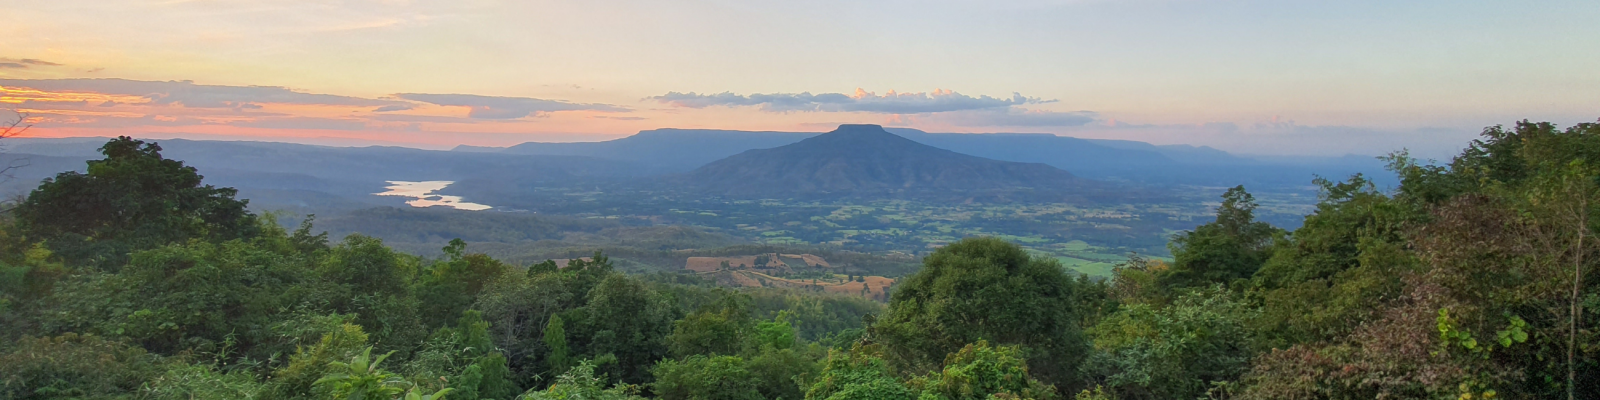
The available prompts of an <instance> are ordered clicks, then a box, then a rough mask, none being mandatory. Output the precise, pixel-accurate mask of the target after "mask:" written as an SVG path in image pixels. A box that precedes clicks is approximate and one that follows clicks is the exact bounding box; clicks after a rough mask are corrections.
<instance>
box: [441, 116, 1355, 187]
mask: <svg viewBox="0 0 1600 400" xmlns="http://www.w3.org/2000/svg"><path fill="white" fill-rule="evenodd" d="M885 130H886V131H888V132H890V133H893V134H896V135H899V136H901V137H904V138H906V139H910V140H912V141H915V142H918V143H922V144H925V145H929V146H933V147H936V148H941V149H945V150H951V151H955V152H959V153H962V154H968V155H974V156H979V157H984V158H991V159H995V160H1000V161H1012V162H1024V163H1041V164H1047V165H1050V166H1053V167H1056V168H1060V169H1063V170H1067V171H1072V173H1073V174H1075V175H1078V176H1080V177H1084V178H1090V179H1097V180H1108V181H1120V182H1132V183H1140V184H1145V185H1154V186H1170V185H1200V186H1233V185H1238V184H1244V185H1248V186H1250V187H1264V186H1277V187H1283V186H1293V187H1299V186H1305V185H1306V184H1308V183H1309V182H1311V179H1312V178H1314V177H1315V176H1317V175H1321V176H1347V175H1349V174H1352V173H1357V172H1362V173H1368V174H1370V173H1371V172H1374V170H1373V169H1372V168H1365V167H1364V166H1361V165H1347V164H1327V163H1320V164H1318V163H1304V162H1300V161H1299V160H1296V159H1282V160H1274V161H1272V162H1264V161H1262V160H1257V159H1254V158H1248V157H1241V156H1237V155H1233V154H1230V153H1228V152H1225V151H1222V150H1217V149H1214V148H1210V147H1205V146H1190V145H1154V144H1150V143H1144V142H1137V141H1130V140H1107V139H1082V138H1074V137H1068V136H1057V135H1053V134H1045V133H929V132H924V131H921V130H916V129H909V128H885ZM816 135H818V133H814V132H771V131H762V132H751V131H733V130H713V129H655V130H647V131H640V132H639V133H638V134H635V135H633V136H628V137H624V138H619V139H614V140H607V141H601V142H574V143H543V142H529V143H523V144H519V145H516V146H511V147H506V148H495V147H478V146H459V147H457V148H455V149H454V150H453V152H474V153H509V154H521V155H539V156H582V157H594V158H600V159H607V160H615V161H617V162H627V163H636V164H639V165H642V166H644V167H645V168H646V169H647V170H648V171H649V172H650V173H653V174H659V175H664V174H675V173H681V172H687V171H691V170H694V169H695V168H699V167H700V166H703V165H706V164H709V163H711V162H712V161H716V160H719V159H722V158H724V157H728V156H732V155H735V154H739V153H740V152H743V151H746V150H754V149H765V148H773V147H778V146H783V145H787V144H791V143H795V142H799V141H800V140H803V139H806V138H809V137H813V136H816ZM1376 171H1377V172H1381V171H1382V170H1381V169H1378V170H1376Z"/></svg>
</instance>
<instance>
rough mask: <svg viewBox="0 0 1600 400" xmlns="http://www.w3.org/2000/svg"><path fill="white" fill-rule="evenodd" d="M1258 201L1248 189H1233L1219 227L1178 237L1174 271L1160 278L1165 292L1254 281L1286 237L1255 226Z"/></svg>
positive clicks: (1266, 226)
mask: <svg viewBox="0 0 1600 400" xmlns="http://www.w3.org/2000/svg"><path fill="white" fill-rule="evenodd" d="M1255 209H1256V201H1255V197H1254V196H1251V195H1250V193H1249V192H1245V190H1244V186H1237V187H1234V188H1232V189H1228V192H1227V193H1224V194H1223V195H1222V204H1221V205H1220V206H1218V207H1217V219H1216V221H1213V222H1210V223H1207V224H1205V225H1200V226H1199V227H1196V228H1195V229H1194V230H1192V231H1187V232H1181V233H1178V234H1177V235H1174V236H1173V237H1172V242H1171V243H1170V244H1168V247H1169V248H1171V250H1172V256H1173V259H1174V262H1173V264H1172V267H1171V268H1170V269H1168V270H1167V271H1165V272H1163V273H1162V274H1160V275H1159V279H1160V282H1161V285H1162V286H1163V287H1164V288H1167V289H1171V288H1184V287H1204V286H1209V285H1211V284H1215V283H1224V284H1227V283H1232V282H1233V281H1235V280H1243V279H1248V278H1250V277H1251V276H1252V275H1253V274H1255V273H1256V270H1258V269H1261V265H1262V264H1263V263H1265V262H1266V261H1267V258H1268V257H1270V256H1271V255H1272V251H1271V250H1272V245H1273V242H1274V241H1275V240H1277V239H1279V238H1281V237H1283V236H1284V231H1283V230H1282V229H1278V228H1276V227H1273V226H1272V225H1270V224H1267V223H1266V222H1260V221H1256V220H1255Z"/></svg>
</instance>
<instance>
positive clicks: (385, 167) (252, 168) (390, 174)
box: [0, 138, 645, 209]
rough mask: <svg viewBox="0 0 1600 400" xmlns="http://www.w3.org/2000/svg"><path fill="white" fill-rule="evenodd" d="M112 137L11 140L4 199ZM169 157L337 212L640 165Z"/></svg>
mask: <svg viewBox="0 0 1600 400" xmlns="http://www.w3.org/2000/svg"><path fill="white" fill-rule="evenodd" d="M106 140H108V139H106V138H65V139H35V138H10V139H6V145H7V148H6V152H5V153H4V154H3V155H0V163H7V164H4V165H24V167H22V168H18V169H16V170H14V171H12V175H13V176H14V179H10V180H5V181H0V195H8V196H9V195H13V194H18V193H26V191H27V190H31V189H32V188H33V187H35V186H38V184H39V180H41V179H44V178H47V177H51V176H55V174H56V173H59V172H62V171H68V170H73V171H80V172H82V171H83V170H84V169H85V164H84V161H87V160H91V159H99V158H101V157H103V156H102V155H101V154H100V153H99V151H98V150H97V149H98V148H99V147H100V146H101V145H103V144H105V142H106ZM149 141H153V142H156V143H158V144H160V145H161V147H162V151H161V154H162V156H165V157H167V158H170V159H176V160H182V161H183V162H184V163H185V164H187V165H189V166H192V167H196V168H199V169H200V170H201V171H203V172H202V174H203V175H204V176H205V181H206V183H208V184H213V185H218V186H228V187H234V188H238V189H239V191H240V193H241V196H242V197H247V198H250V199H251V200H252V202H251V206H252V207H257V208H261V209H273V208H299V207H308V206H312V205H332V206H329V207H332V208H346V209H347V208H361V207H370V206H373V205H399V204H400V203H401V200H400V198H396V197H378V196H372V193H378V192H382V191H384V190H385V189H384V187H385V186H387V185H388V184H387V183H386V181H391V180H392V181H461V180H467V179H481V180H487V181H493V182H499V183H502V184H505V183H508V182H542V183H550V182H561V183H567V182H574V181H584V180H590V179H607V178H626V177H632V176H636V175H639V174H640V173H641V172H642V171H644V170H645V168H643V167H642V166H639V165H638V164H634V163H629V162H626V161H618V160H601V159H597V158H592V157H581V156H541V157H529V156H525V155H517V154H505V153H466V152H450V151H436V150H420V149H411V148H403V147H385V146H370V147H332V146H315V145H304V144H292V143H274V142H250V141H212V140H184V139H163V140H149Z"/></svg>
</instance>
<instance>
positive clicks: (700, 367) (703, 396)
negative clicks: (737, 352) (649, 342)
mask: <svg viewBox="0 0 1600 400" xmlns="http://www.w3.org/2000/svg"><path fill="white" fill-rule="evenodd" d="M650 372H651V374H653V375H655V383H652V384H650V387H651V388H652V389H653V390H654V392H655V394H656V396H657V397H659V398H661V399H665V400H758V399H761V398H762V397H761V392H759V391H757V389H756V386H757V381H756V379H754V377H753V376H751V374H750V370H749V369H747V368H746V367H745V361H744V359H743V358H740V357H739V356H715V355H713V356H704V355H694V356H690V357H688V358H685V359H683V361H677V360H670V359H669V360H662V361H660V362H658V363H656V365H655V368H652V369H651V370H650Z"/></svg>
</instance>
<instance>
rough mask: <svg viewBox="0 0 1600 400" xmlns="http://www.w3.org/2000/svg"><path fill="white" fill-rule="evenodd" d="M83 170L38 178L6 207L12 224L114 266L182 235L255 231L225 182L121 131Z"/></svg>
mask: <svg viewBox="0 0 1600 400" xmlns="http://www.w3.org/2000/svg"><path fill="white" fill-rule="evenodd" d="M100 152H101V154H104V155H105V158H104V159H101V160H95V161H89V167H88V173H85V174H80V173H77V172H72V171H69V172H63V173H60V174H57V175H56V176H55V177H54V178H51V179H46V180H45V181H44V183H43V184H40V185H39V187H38V188H37V189H34V190H33V192H32V193H31V194H29V195H28V199H27V200H25V201H23V202H22V203H21V204H18V205H17V207H16V209H14V210H13V213H14V215H15V216H16V218H17V226H18V228H20V231H21V232H22V233H23V235H25V236H26V237H27V238H28V240H31V241H43V242H45V244H46V245H47V246H49V247H50V249H51V250H53V251H55V252H56V253H57V254H59V255H60V256H62V257H64V258H66V259H68V260H72V261H74V262H76V263H85V264H89V265H95V266H99V267H102V268H114V267H115V266H117V265H120V264H121V263H122V262H124V261H126V260H127V255H128V253H129V252H132V251H134V250H139V249H149V248H154V247H158V246H161V245H165V244H169V243H178V242H184V241H187V240H189V239H202V240H210V241H222V240H228V239H237V238H246V237H251V236H254V235H255V234H257V233H258V232H259V226H258V225H257V223H256V219H255V217H254V216H253V215H251V214H250V213H249V212H247V211H246V210H245V206H246V204H247V201H245V200H235V199H234V198H233V196H234V195H235V194H236V192H237V191H235V190H234V189H232V188H218V187H214V186H211V185H205V184H202V183H201V179H202V177H201V176H200V174H199V173H197V171H196V170H195V169H194V168H193V167H187V166H184V165H183V162H181V161H177V160H169V159H166V158H164V157H162V156H161V146H159V145H156V144H155V143H146V142H144V141H141V140H134V139H132V138H129V137H126V136H123V137H119V138H117V139H113V140H111V141H110V142H107V143H106V144H105V145H104V146H102V147H100Z"/></svg>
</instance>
